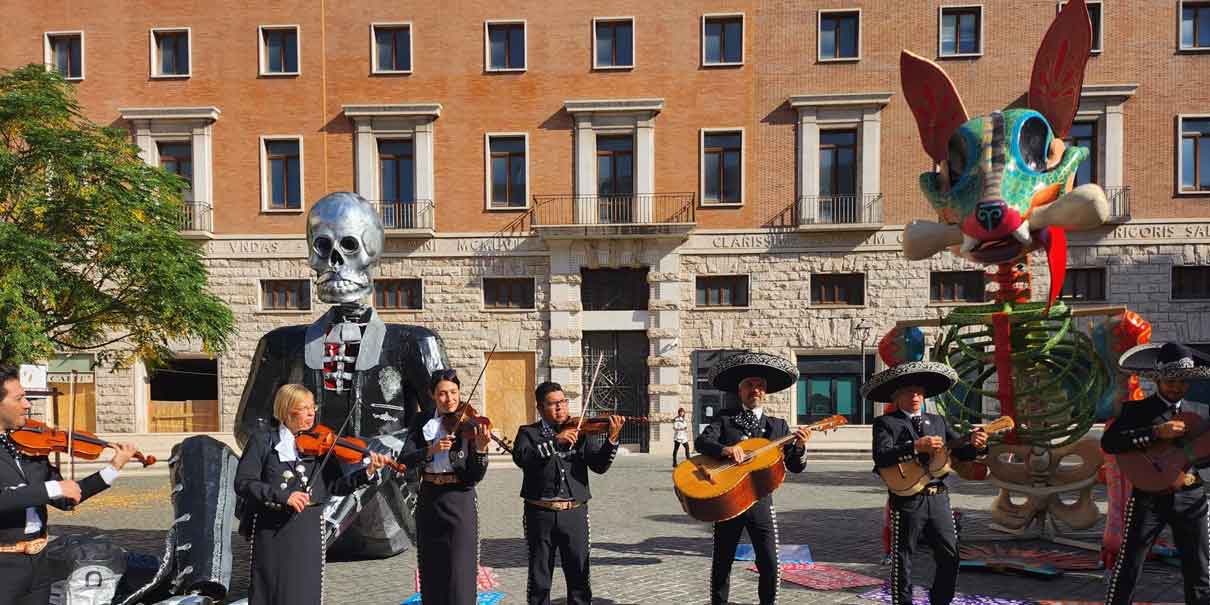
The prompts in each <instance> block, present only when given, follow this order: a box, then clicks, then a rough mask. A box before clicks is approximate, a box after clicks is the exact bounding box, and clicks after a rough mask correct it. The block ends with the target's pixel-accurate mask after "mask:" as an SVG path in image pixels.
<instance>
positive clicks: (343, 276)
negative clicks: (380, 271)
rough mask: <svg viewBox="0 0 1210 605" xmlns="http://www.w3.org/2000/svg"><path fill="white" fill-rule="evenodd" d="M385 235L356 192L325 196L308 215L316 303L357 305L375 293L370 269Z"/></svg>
mask: <svg viewBox="0 0 1210 605" xmlns="http://www.w3.org/2000/svg"><path fill="white" fill-rule="evenodd" d="M384 240H385V234H384V232H383V228H382V220H381V219H379V218H378V213H377V212H376V211H375V210H374V207H373V206H371V205H370V203H369V202H367V201H366V200H365V199H364V198H362V197H361V196H360V195H357V194H356V193H349V192H346V191H341V192H337V193H330V194H328V195H325V196H324V197H323V198H322V199H320V200H319V201H318V202H316V203H315V205H314V206H312V207H311V211H310V212H309V213H308V214H307V244H308V245H309V246H310V247H311V254H310V256H309V258H308V261H307V262H308V263H309V264H310V265H311V269H312V270H314V271H315V290H316V294H317V295H318V296H319V300H322V301H324V302H326V303H331V304H340V303H351V302H357V301H359V300H361V299H362V298H364V297H366V296H369V295H370V294H371V293H373V291H374V283H373V279H372V278H371V277H370V270H371V269H372V268H373V267H374V265H376V264H378V255H379V254H381V253H382V246H383V241H384Z"/></svg>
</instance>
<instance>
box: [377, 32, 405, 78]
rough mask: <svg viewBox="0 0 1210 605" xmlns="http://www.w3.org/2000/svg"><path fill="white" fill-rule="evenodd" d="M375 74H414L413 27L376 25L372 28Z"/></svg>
mask: <svg viewBox="0 0 1210 605" xmlns="http://www.w3.org/2000/svg"><path fill="white" fill-rule="evenodd" d="M370 30H371V36H372V38H373V40H372V42H371V43H372V44H373V48H374V57H373V61H374V70H373V71H374V73H376V74H391V73H412V25H411V24H410V23H375V24H373V25H371V26H370Z"/></svg>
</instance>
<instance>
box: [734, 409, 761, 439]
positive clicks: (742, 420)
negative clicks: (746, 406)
mask: <svg viewBox="0 0 1210 605" xmlns="http://www.w3.org/2000/svg"><path fill="white" fill-rule="evenodd" d="M756 423H757V418H756V412H753V411H752V410H744V411H742V412H740V414H739V416H737V417H736V418H735V424H736V425H738V426H739V427H740V428H741V429H743V430H744V432H745V433H748V434H749V435H756Z"/></svg>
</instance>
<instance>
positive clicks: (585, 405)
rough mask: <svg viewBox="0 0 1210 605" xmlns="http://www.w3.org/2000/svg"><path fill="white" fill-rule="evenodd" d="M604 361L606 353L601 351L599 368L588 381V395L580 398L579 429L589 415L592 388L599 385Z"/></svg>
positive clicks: (577, 425)
mask: <svg viewBox="0 0 1210 605" xmlns="http://www.w3.org/2000/svg"><path fill="white" fill-rule="evenodd" d="M604 361H605V354H604V353H601V356H600V357H598V358H597V369H595V370H593V372H592V381H591V382H589V383H588V395H587V396H585V397H584V399H581V400H580V402H581V403H582V404H583V405H581V406H580V421H579V422H577V423H576V430H577V431H578V430H580V427H582V426H584V417H585V416H587V415H588V404H590V403H592V389H593V388H595V387H596V386H597V376H600V375H601V364H602V363H603V362H604Z"/></svg>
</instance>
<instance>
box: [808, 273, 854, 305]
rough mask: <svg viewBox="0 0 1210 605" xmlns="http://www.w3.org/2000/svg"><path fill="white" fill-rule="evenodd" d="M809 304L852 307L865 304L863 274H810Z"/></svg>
mask: <svg viewBox="0 0 1210 605" xmlns="http://www.w3.org/2000/svg"><path fill="white" fill-rule="evenodd" d="M811 304H813V305H852V306H860V305H864V304H865V274H864V273H812V274H811Z"/></svg>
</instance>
